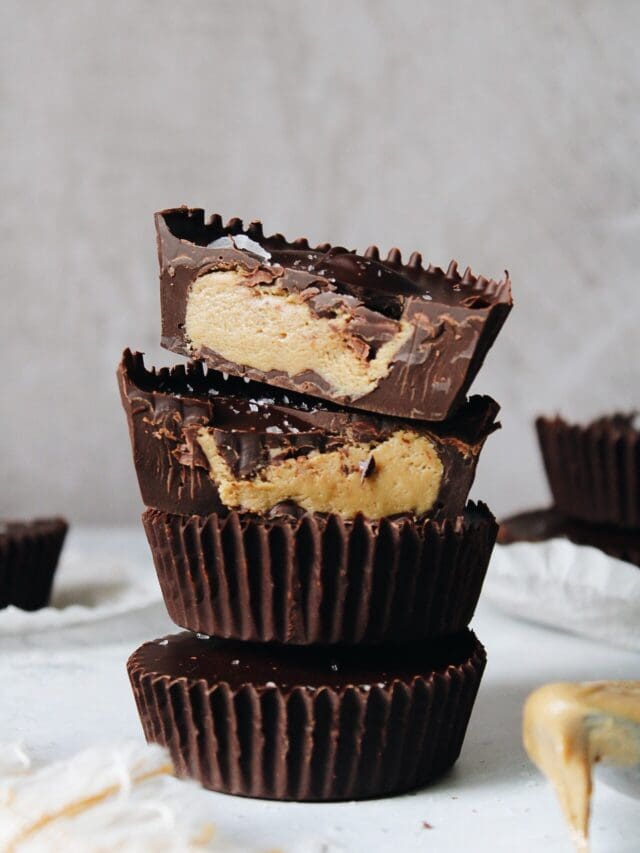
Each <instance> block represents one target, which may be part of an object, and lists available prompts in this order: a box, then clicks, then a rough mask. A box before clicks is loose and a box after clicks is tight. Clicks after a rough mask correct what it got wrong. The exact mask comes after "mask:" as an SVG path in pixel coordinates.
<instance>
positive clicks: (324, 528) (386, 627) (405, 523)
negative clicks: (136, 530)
mask: <svg viewBox="0 0 640 853" xmlns="http://www.w3.org/2000/svg"><path fill="white" fill-rule="evenodd" d="M143 522H144V527H145V530H146V532H147V538H148V540H149V545H150V546H151V552H152V554H153V560H154V563H155V566H156V571H157V573H158V580H159V581H160V587H161V589H162V593H163V596H164V600H165V604H166V607H167V610H168V612H169V616H170V617H171V619H173V621H174V622H175V623H176V624H177V625H179V626H180V627H181V628H187V629H188V630H190V631H196V632H199V633H201V634H208V635H211V636H215V637H220V638H229V639H235V640H251V641H256V642H257V641H259V642H277V643H291V644H301V645H306V644H312V643H313V644H318V643H319V644H333V643H342V644H360V645H372V644H382V643H385V644H390V643H391V644H400V643H409V642H419V641H424V640H427V639H430V638H432V637H440V636H445V635H447V634H453V633H456V632H457V631H460V630H462V629H463V628H466V627H467V625H468V624H469V622H470V621H471V618H472V616H473V613H474V610H475V607H476V604H477V602H478V597H479V595H480V590H481V588H482V583H483V581H484V577H485V573H486V570H487V566H488V563H489V558H490V556H491V551H492V548H493V544H494V541H495V537H496V532H497V524H496V522H495V519H494V517H493V515H492V514H491V512H490V511H489V510H488V508H487V507H486V506H484V504H479V505H477V506H476V505H475V504H473V503H470V504H469V505H468V506H467V508H466V511H465V513H464V515H463V516H459V517H457V518H454V519H444V520H428V519H427V520H422V521H418V520H416V519H414V518H397V519H394V518H387V519H383V520H381V521H379V522H370V521H367V520H366V519H365V518H363V517H362V516H359V517H357V518H356V519H354V520H353V521H349V522H345V521H343V520H342V519H340V518H339V517H338V516H335V515H330V516H324V517H323V516H320V515H316V514H311V513H310V514H306V515H304V516H303V517H302V518H300V519H295V518H291V517H286V516H283V517H281V518H275V519H273V520H266V519H264V518H255V517H251V516H246V515H245V516H240V515H238V514H237V513H231V514H230V515H227V516H226V517H220V516H218V515H215V514H213V515H210V516H208V517H205V518H203V517H200V516H194V515H192V516H181V515H172V514H170V513H165V512H160V511H157V510H147V511H146V512H145V513H144V515H143Z"/></svg>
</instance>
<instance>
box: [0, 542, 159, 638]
mask: <svg viewBox="0 0 640 853" xmlns="http://www.w3.org/2000/svg"><path fill="white" fill-rule="evenodd" d="M160 600H161V593H160V588H159V586H158V579H157V577H156V574H155V571H154V570H153V564H152V562H151V559H150V558H147V559H146V560H143V559H139V558H138V559H136V558H131V557H123V556H122V555H121V554H118V553H115V552H114V553H113V554H110V553H109V552H102V553H96V552H95V551H94V550H90V549H87V548H86V547H83V546H82V545H77V544H74V543H73V542H72V543H70V544H67V545H65V548H64V550H63V552H62V556H61V559H60V565H59V566H58V570H57V572H56V575H55V578H54V587H53V595H52V598H51V605H50V606H49V607H44V608H42V610H37V611H35V612H34V613H28V612H26V611H24V610H20V609H19V608H17V607H13V606H11V607H6V608H4V609H3V610H0V636H2V635H10V636H15V635H16V634H20V633H29V634H32V633H34V632H37V631H51V630H55V629H57V628H66V627H69V626H72V625H80V624H87V623H94V622H100V621H103V620H105V619H110V618H112V617H115V616H122V615H124V614H126V613H132V612H134V611H136V610H144V609H145V608H147V607H151V606H153V605H156V604H158V603H159V602H160Z"/></svg>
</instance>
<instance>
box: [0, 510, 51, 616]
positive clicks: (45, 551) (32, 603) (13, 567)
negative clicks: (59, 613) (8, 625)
mask: <svg viewBox="0 0 640 853" xmlns="http://www.w3.org/2000/svg"><path fill="white" fill-rule="evenodd" d="M67 529H68V525H67V522H66V521H65V520H64V519H62V518H49V519H37V520H35V521H7V522H0V608H4V607H8V606H9V605H14V606H15V607H19V608H21V609H22V610H39V609H40V608H41V607H46V606H47V604H48V603H49V598H50V596H51V588H52V586H53V577H54V574H55V571H56V568H57V566H58V558H59V556H60V551H61V550H62V545H63V543H64V538H65V536H66V534H67Z"/></svg>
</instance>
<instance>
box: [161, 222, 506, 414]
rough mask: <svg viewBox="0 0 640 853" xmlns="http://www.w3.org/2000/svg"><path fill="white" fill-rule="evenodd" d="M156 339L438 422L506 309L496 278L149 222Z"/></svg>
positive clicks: (283, 380) (252, 230)
mask: <svg viewBox="0 0 640 853" xmlns="http://www.w3.org/2000/svg"><path fill="white" fill-rule="evenodd" d="M156 229H157V234H158V254H159V261H160V283H161V307H162V344H163V346H165V347H166V348H167V349H170V350H172V351H173V352H177V353H181V354H182V355H186V356H189V357H190V358H196V359H203V360H204V361H206V362H207V363H208V364H209V365H210V366H211V367H214V368H216V369H218V370H223V371H227V372H228V373H231V374H235V375H237V376H246V377H248V378H250V379H255V380H258V381H261V382H267V383H268V384H270V385H276V386H278V387H280V388H285V389H288V390H294V391H300V392H303V393H305V394H309V395H311V396H314V397H319V398H322V399H326V400H331V401H333V402H335V403H339V404H342V405H348V406H352V407H356V408H359V409H363V410H365V411H371V412H378V413H380V414H384V415H391V416H395V417H403V418H415V419H418V420H425V421H440V420H445V419H446V418H448V417H450V416H451V415H452V414H453V413H454V412H455V411H456V409H457V408H458V407H459V406H460V405H462V403H463V402H464V399H465V396H466V394H467V391H468V389H469V387H470V385H471V382H472V381H473V379H474V377H475V375H476V374H477V372H478V370H479V369H480V367H481V365H482V362H483V361H484V358H485V356H486V353H487V351H488V350H489V348H490V346H491V345H492V343H493V341H494V339H495V337H496V335H497V334H498V332H499V331H500V329H501V327H502V324H503V323H504V321H505V319H506V317H507V315H508V313H509V311H510V310H511V307H512V299H511V283H510V281H509V278H508V276H507V277H505V279H504V280H503V281H500V282H496V281H491V280H488V279H486V278H484V277H482V276H475V275H473V273H472V272H471V271H470V270H469V269H467V270H466V271H465V272H464V273H463V274H460V273H459V272H458V269H457V265H456V264H455V262H452V263H451V264H450V265H449V267H448V269H447V270H446V271H444V270H442V269H440V268H439V267H433V266H431V265H430V266H428V267H427V268H425V267H423V266H422V259H421V256H420V255H419V254H418V253H414V254H413V255H411V258H410V259H409V262H408V263H406V264H404V263H402V259H401V256H400V253H399V251H398V250H397V249H392V250H391V252H390V253H389V255H388V256H387V257H386V258H385V259H381V258H380V256H379V252H378V249H377V248H376V247H375V246H372V247H370V248H369V249H367V251H366V252H365V253H364V255H358V254H356V253H355V252H350V251H348V250H347V249H344V248H342V247H339V246H330V245H329V244H328V243H324V244H321V245H319V246H316V247H314V248H312V247H311V246H310V245H309V242H308V241H307V240H306V239H299V240H294V241H292V242H289V241H287V240H286V239H285V238H284V237H283V236H282V235H281V234H274V235H272V236H271V237H266V236H265V235H264V233H263V230H262V225H261V224H260V223H259V222H252V223H251V224H250V225H249V226H248V227H247V228H244V226H243V224H242V222H241V221H240V220H239V219H232V220H230V221H229V222H228V223H227V224H226V225H223V223H222V219H221V218H220V217H219V216H217V215H216V216H212V217H211V219H210V220H209V221H208V222H205V218H204V212H203V211H202V210H201V209H188V208H186V207H183V208H177V209H174V210H165V211H162V212H161V213H158V214H156Z"/></svg>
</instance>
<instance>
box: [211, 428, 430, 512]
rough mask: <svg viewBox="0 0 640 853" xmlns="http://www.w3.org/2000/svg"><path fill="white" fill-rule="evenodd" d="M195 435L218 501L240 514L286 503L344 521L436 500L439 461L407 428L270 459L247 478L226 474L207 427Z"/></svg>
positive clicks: (422, 508) (425, 506) (416, 508)
mask: <svg viewBox="0 0 640 853" xmlns="http://www.w3.org/2000/svg"><path fill="white" fill-rule="evenodd" d="M196 440H197V442H198V444H199V445H200V447H201V449H202V451H203V453H204V454H205V456H206V459H207V463H208V466H209V472H210V476H211V477H212V479H213V480H214V482H215V483H216V486H217V489H218V493H219V495H220V499H221V500H222V502H223V503H224V504H226V505H227V506H228V507H233V508H240V509H242V510H245V511H248V512H260V513H264V512H267V511H268V510H270V509H271V508H272V507H273V506H275V505H276V504H278V503H282V502H285V501H294V502H295V503H296V504H298V505H299V506H300V507H302V508H303V509H304V510H306V511H307V512H327V513H329V512H332V513H337V514H338V515H340V516H342V518H345V519H349V518H353V517H354V516H355V515H357V514H358V513H360V512H361V513H363V514H364V515H366V516H367V517H368V518H371V519H377V518H382V517H384V516H387V515H395V514H397V513H415V514H422V513H425V512H428V511H429V510H430V509H431V508H432V507H433V506H434V504H435V503H436V501H437V499H438V495H439V493H440V486H441V483H442V476H443V464H442V461H441V460H440V458H439V456H438V453H437V451H436V449H435V447H434V445H433V443H432V442H431V441H430V440H429V439H428V438H427V437H426V436H424V435H419V434H418V433H415V432H413V431H411V430H403V429H400V430H397V431H396V432H393V433H391V434H390V435H389V436H388V437H387V438H386V439H385V440H383V441H381V442H379V443H372V442H355V443H353V444H347V445H345V446H344V447H342V448H340V449H339V450H330V451H327V452H322V451H319V450H313V451H311V452H310V453H308V454H307V455H305V456H298V457H296V458H288V459H284V460H274V461H273V463H272V464H267V465H265V466H264V467H262V468H261V469H260V470H259V471H257V472H256V473H255V475H254V476H252V477H250V478H239V477H236V476H234V474H233V472H232V471H231V469H230V467H229V465H228V463H227V461H226V460H225V458H224V456H223V455H222V453H221V452H220V450H219V447H218V444H217V442H216V437H215V430H214V429H213V428H210V427H202V428H200V429H199V430H198V433H197V438H196Z"/></svg>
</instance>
